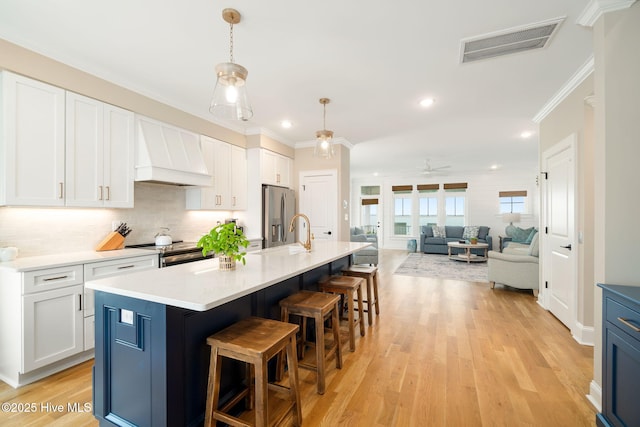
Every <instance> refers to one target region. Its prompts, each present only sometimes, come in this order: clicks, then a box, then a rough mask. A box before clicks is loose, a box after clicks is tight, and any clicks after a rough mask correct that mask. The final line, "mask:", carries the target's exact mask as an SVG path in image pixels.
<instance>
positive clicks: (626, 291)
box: [596, 285, 640, 427]
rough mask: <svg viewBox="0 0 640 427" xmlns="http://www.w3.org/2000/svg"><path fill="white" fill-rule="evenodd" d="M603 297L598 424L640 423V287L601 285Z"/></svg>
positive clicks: (617, 425)
mask: <svg viewBox="0 0 640 427" xmlns="http://www.w3.org/2000/svg"><path fill="white" fill-rule="evenodd" d="M598 286H600V287H601V288H602V289H603V298H602V323H603V325H602V351H603V355H602V412H601V413H599V414H598V415H597V417H596V424H597V425H598V426H601V427H604V426H615V427H623V426H638V425H640V405H638V404H637V402H636V401H637V390H638V384H640V287H632V286H619V285H598Z"/></svg>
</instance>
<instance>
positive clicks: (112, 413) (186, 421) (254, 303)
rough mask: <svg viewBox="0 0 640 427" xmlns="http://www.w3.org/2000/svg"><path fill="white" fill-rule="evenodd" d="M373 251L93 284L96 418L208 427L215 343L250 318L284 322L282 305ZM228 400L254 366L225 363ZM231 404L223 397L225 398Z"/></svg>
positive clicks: (320, 249)
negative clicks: (211, 339)
mask: <svg viewBox="0 0 640 427" xmlns="http://www.w3.org/2000/svg"><path fill="white" fill-rule="evenodd" d="M368 245H369V244H368V243H354V242H334V241H314V242H313V249H312V251H311V252H306V251H304V250H303V249H302V248H301V246H300V245H287V246H282V247H277V248H270V249H263V250H261V251H258V252H251V253H249V254H247V256H246V260H247V263H246V265H242V264H241V263H239V264H238V266H237V268H236V270H234V271H221V270H219V269H218V265H217V259H213V260H205V261H199V262H194V263H189V264H182V265H177V266H173V267H169V268H164V269H158V270H149V271H144V272H139V273H132V274H129V275H126V276H122V277H113V278H107V279H101V280H95V281H90V282H87V283H86V284H85V285H86V287H88V288H90V289H94V290H95V291H96V292H95V307H96V319H95V325H96V331H95V332H96V348H95V365H94V373H93V392H94V415H95V416H96V418H98V419H99V420H100V423H101V425H112V424H114V425H140V426H142V425H153V426H165V425H168V426H191V425H201V424H202V422H203V420H204V408H205V400H206V389H207V374H208V369H209V347H208V346H207V345H206V337H207V336H209V335H211V334H213V333H215V332H217V331H219V330H221V329H224V328H225V327H227V326H229V325H231V324H232V323H235V322H237V321H238V320H240V319H242V318H245V317H248V316H259V317H265V318H272V319H279V318H280V310H279V306H278V301H280V300H281V299H283V298H285V297H287V296H288V295H290V294H292V293H294V292H297V291H299V290H302V289H308V290H317V283H318V281H319V279H320V278H322V277H323V276H326V275H330V274H336V273H339V272H340V271H341V270H342V268H344V267H346V266H347V265H349V263H350V258H351V257H350V255H351V254H352V253H354V252H357V251H358V250H360V249H363V248H365V247H367V246H368ZM225 362H228V363H225V364H224V365H223V370H224V372H225V374H226V382H223V384H222V385H221V389H222V393H224V395H227V396H228V395H230V394H232V393H233V392H235V389H236V388H237V386H238V383H239V379H240V378H241V377H242V374H243V372H244V368H243V367H242V365H241V364H239V363H237V362H233V361H230V360H225ZM221 396H223V394H221Z"/></svg>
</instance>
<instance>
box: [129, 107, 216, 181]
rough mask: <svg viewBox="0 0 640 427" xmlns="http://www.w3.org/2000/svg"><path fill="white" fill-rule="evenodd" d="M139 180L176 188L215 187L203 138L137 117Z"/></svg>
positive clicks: (137, 166)
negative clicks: (202, 149) (190, 186)
mask: <svg viewBox="0 0 640 427" xmlns="http://www.w3.org/2000/svg"><path fill="white" fill-rule="evenodd" d="M135 158H136V161H135V180H136V181H148V182H159V183H163V184H172V185H193V186H208V185H211V175H210V174H209V171H208V170H207V166H206V164H205V162H204V156H203V155H202V151H201V149H200V136H199V135H197V134H195V133H193V132H189V131H186V130H184V129H180V128H178V127H175V126H171V125H168V124H166V123H162V122H159V121H157V120H153V119H150V118H148V117H144V116H136V157H135Z"/></svg>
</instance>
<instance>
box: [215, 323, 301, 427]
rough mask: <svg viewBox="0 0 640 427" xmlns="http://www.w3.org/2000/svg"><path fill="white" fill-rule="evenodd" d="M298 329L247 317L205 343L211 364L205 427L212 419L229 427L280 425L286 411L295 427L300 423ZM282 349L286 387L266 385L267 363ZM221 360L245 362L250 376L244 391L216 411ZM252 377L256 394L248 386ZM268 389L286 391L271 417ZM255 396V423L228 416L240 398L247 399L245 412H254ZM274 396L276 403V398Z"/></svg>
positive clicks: (284, 324)
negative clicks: (209, 352) (207, 346)
mask: <svg viewBox="0 0 640 427" xmlns="http://www.w3.org/2000/svg"><path fill="white" fill-rule="evenodd" d="M298 329H299V328H298V326H297V325H293V324H291V323H284V322H279V321H277V320H271V319H262V318H258V317H248V318H246V319H243V320H240V321H239V322H237V323H235V324H233V325H231V326H229V327H228V328H226V329H223V330H222V331H220V332H217V333H215V334H213V335H211V336H209V337H208V338H207V344H209V345H210V346H211V361H210V365H209V383H208V387H207V404H206V412H205V423H204V425H205V426H206V427H211V426H214V425H215V423H216V421H215V420H218V421H222V422H224V423H227V424H229V425H232V426H260V427H263V426H264V427H266V426H269V425H275V424H278V423H280V422H281V421H282V420H283V419H284V417H285V416H286V415H287V414H288V413H289V411H292V412H293V423H294V425H296V426H299V425H301V424H302V409H301V406H300V390H299V389H298V355H297V353H296V332H297V331H298ZM285 349H286V352H287V364H288V369H289V387H284V386H281V385H278V384H272V383H269V381H268V377H267V373H268V370H267V363H268V362H269V360H270V359H271V358H273V357H274V356H276V355H278V354H280V353H281V352H282V351H283V350H285ZM222 357H228V358H231V359H235V360H240V361H243V362H245V363H247V364H248V365H247V366H248V367H249V369H248V371H249V372H250V375H249V378H248V379H247V382H248V386H247V388H246V389H244V390H243V391H241V392H240V393H238V394H237V395H236V396H234V397H233V398H232V399H231V400H230V401H229V402H228V403H226V404H225V405H224V406H223V407H221V408H218V405H219V399H220V375H221V367H222ZM254 377H255V391H254V390H253V389H252V384H251V383H252V382H253V380H254ZM269 389H271V390H275V391H278V392H285V394H286V395H287V399H286V400H287V402H286V403H287V404H286V405H284V406H283V407H281V408H280V407H279V409H280V410H279V411H273V412H274V413H273V414H270V413H269V405H268V402H269V396H268V394H269V393H268V390H269ZM254 393H255V422H254V423H253V422H248V421H245V420H243V419H240V418H237V417H234V416H232V415H229V414H228V411H229V410H231V409H232V408H233V407H234V406H236V405H237V404H238V403H239V402H240V401H241V400H242V399H243V398H248V404H247V406H248V409H253V406H254V399H253V397H254ZM273 397H274V399H273V400H275V396H273ZM280 406H282V405H280ZM274 407H275V405H274ZM270 415H271V416H270Z"/></svg>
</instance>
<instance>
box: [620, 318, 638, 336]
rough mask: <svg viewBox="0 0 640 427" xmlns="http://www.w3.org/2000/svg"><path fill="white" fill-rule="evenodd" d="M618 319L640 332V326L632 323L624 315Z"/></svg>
mask: <svg viewBox="0 0 640 427" xmlns="http://www.w3.org/2000/svg"><path fill="white" fill-rule="evenodd" d="M618 320H619V321H620V322H622V324H623V325H625V326H628V327H630V328H631V329H633V331H634V332H640V328H638V327H637V326H635V325H632V324H631V322H629V320H628V319H625V318H624V317H618Z"/></svg>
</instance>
